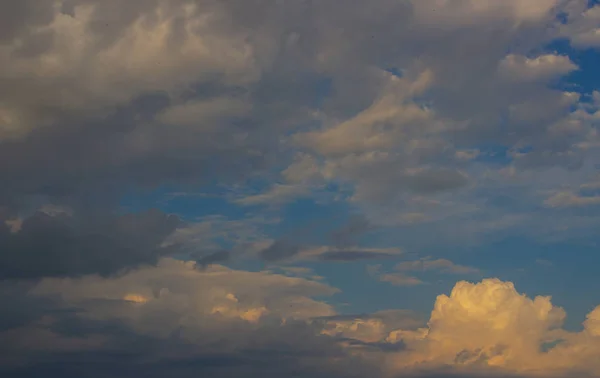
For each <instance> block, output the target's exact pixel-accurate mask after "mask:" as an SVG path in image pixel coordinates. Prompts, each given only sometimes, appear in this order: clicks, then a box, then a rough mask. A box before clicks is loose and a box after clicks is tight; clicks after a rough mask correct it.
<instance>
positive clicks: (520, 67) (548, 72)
mask: <svg viewBox="0 0 600 378" xmlns="http://www.w3.org/2000/svg"><path fill="white" fill-rule="evenodd" d="M498 69H499V71H500V74H501V75H502V76H504V77H506V78H507V79H509V80H519V81H538V80H541V81H546V80H550V79H554V78H557V77H560V76H563V75H566V74H568V73H570V72H571V71H574V70H576V69H577V66H576V65H575V64H574V63H573V62H571V59H569V57H568V56H564V55H553V54H546V55H540V56H538V57H535V58H528V57H526V56H519V55H514V54H510V55H507V56H506V57H505V58H504V59H503V60H502V61H501V62H500V64H499V67H498Z"/></svg>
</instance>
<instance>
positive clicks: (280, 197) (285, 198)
mask: <svg viewBox="0 0 600 378" xmlns="http://www.w3.org/2000/svg"><path fill="white" fill-rule="evenodd" d="M308 193H309V188H308V187H307V186H303V185H282V184H275V185H274V186H272V187H271V188H270V189H268V190H267V191H266V192H264V193H260V194H254V195H249V196H246V197H242V198H238V199H236V200H234V202H235V203H237V204H239V205H243V206H255V205H281V204H284V203H286V202H290V201H292V200H294V199H296V198H298V197H302V196H304V195H306V194H308Z"/></svg>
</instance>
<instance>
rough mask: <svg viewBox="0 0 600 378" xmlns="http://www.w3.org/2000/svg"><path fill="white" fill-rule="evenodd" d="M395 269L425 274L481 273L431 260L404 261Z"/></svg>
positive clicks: (472, 269)
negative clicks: (428, 272) (432, 271)
mask: <svg viewBox="0 0 600 378" xmlns="http://www.w3.org/2000/svg"><path fill="white" fill-rule="evenodd" d="M394 269H396V270H399V271H401V272H419V271H421V272H424V271H430V270H435V271H439V272H441V273H452V274H469V273H477V272H479V270H478V269H476V268H472V267H469V266H464V265H459V264H455V263H453V262H452V261H450V260H448V259H435V260H430V259H428V258H424V259H421V260H416V261H403V262H401V263H399V264H398V265H396V266H395V267H394Z"/></svg>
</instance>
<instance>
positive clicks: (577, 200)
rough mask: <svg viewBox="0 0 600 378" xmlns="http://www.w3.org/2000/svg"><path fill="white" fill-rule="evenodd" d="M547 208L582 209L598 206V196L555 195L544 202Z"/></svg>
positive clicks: (567, 192)
mask: <svg viewBox="0 0 600 378" xmlns="http://www.w3.org/2000/svg"><path fill="white" fill-rule="evenodd" d="M544 205H546V206H548V207H583V206H595V205H600V196H581V195H579V194H576V193H573V192H570V191H561V192H558V193H555V194H554V195H552V196H550V197H549V198H547V199H546V200H545V201H544Z"/></svg>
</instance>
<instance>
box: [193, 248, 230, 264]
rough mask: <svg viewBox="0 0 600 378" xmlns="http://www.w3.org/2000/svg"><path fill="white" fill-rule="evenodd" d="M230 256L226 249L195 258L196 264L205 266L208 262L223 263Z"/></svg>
mask: <svg viewBox="0 0 600 378" xmlns="http://www.w3.org/2000/svg"><path fill="white" fill-rule="evenodd" d="M230 258H231V252H230V251H227V250H221V251H217V252H214V253H211V254H209V255H206V256H204V257H201V258H199V259H198V260H197V262H198V265H201V266H206V265H210V264H216V263H223V262H226V261H228V260H229V259H230Z"/></svg>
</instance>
